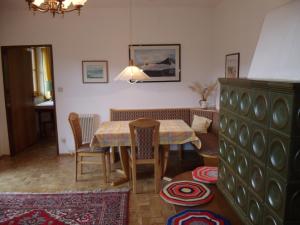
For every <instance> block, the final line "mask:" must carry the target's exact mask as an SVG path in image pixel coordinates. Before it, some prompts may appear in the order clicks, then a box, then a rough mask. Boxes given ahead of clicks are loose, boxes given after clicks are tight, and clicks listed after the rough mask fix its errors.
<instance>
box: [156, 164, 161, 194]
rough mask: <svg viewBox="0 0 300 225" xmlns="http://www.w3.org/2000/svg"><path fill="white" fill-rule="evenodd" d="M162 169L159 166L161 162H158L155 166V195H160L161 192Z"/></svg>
mask: <svg viewBox="0 0 300 225" xmlns="http://www.w3.org/2000/svg"><path fill="white" fill-rule="evenodd" d="M160 174H161V167H160V165H159V162H156V163H155V164H154V183H155V193H156V194H158V193H159V191H160V186H161V183H160V179H161V175H160Z"/></svg>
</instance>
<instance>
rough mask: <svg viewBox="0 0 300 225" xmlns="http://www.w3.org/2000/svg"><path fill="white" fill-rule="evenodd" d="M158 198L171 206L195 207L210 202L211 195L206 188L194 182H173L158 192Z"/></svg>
mask: <svg viewBox="0 0 300 225" xmlns="http://www.w3.org/2000/svg"><path fill="white" fill-rule="evenodd" d="M160 196H161V198H162V199H163V200H165V201H166V202H168V203H171V204H175V205H182V206H196V205H202V204H205V203H207V202H209V201H211V200H212V198H213V193H212V192H211V190H210V189H209V188H208V187H207V186H205V185H204V184H201V183H198V182H195V181H174V182H171V183H169V184H167V185H166V186H165V187H164V188H163V189H162V190H161V191H160Z"/></svg>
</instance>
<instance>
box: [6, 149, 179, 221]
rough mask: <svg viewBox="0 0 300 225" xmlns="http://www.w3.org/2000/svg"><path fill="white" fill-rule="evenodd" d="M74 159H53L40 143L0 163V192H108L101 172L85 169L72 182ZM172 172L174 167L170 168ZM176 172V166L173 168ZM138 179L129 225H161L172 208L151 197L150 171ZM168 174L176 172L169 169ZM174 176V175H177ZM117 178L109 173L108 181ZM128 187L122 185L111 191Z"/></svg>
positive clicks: (156, 196) (95, 167)
mask: <svg viewBox="0 0 300 225" xmlns="http://www.w3.org/2000/svg"><path fill="white" fill-rule="evenodd" d="M74 163H75V162H74V156H72V155H62V156H56V147H55V145H54V144H49V143H44V144H43V143H41V144H38V145H35V146H34V147H32V148H31V149H30V150H28V151H26V152H23V153H20V154H18V155H17V156H15V157H4V158H2V159H0V192H61V191H86V190H95V189H112V188H114V187H111V186H110V185H108V184H105V183H104V182H103V179H102V177H101V169H100V168H97V165H88V166H86V167H85V168H86V169H84V173H85V174H84V175H83V176H82V177H81V181H79V182H75V178H74V170H75V169H74V166H75V165H74ZM174 168H175V167H174ZM176 168H177V170H178V166H177V167H176ZM143 170H144V171H143V175H141V174H139V175H138V192H140V193H139V194H132V193H131V194H130V202H129V224H130V225H163V224H165V222H166V219H167V218H168V217H169V216H170V215H173V214H174V213H175V209H174V206H173V205H169V204H167V203H165V202H163V201H162V200H161V199H160V197H159V195H158V194H154V182H153V172H152V168H151V169H150V171H149V168H143ZM169 170H170V171H169V174H172V173H176V169H172V168H171V169H169ZM177 172H178V171H177ZM118 176H119V175H118V174H117V173H115V172H112V174H111V179H115V178H117V177H118ZM122 187H128V184H123V185H120V186H118V187H115V188H122Z"/></svg>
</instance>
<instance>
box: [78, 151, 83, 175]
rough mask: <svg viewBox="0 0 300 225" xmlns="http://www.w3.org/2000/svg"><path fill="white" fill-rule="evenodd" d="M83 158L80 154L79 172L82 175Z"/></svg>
mask: <svg viewBox="0 0 300 225" xmlns="http://www.w3.org/2000/svg"><path fill="white" fill-rule="evenodd" d="M82 159H83V156H79V162H80V163H79V165H80V170H79V171H80V172H79V174H80V175H82V171H83V164H82Z"/></svg>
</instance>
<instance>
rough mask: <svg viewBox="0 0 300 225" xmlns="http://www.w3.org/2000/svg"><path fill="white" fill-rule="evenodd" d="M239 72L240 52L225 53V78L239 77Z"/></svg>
mask: <svg viewBox="0 0 300 225" xmlns="http://www.w3.org/2000/svg"><path fill="white" fill-rule="evenodd" d="M239 74H240V53H239V52H238V53H233V54H228V55H226V59H225V78H239Z"/></svg>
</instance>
